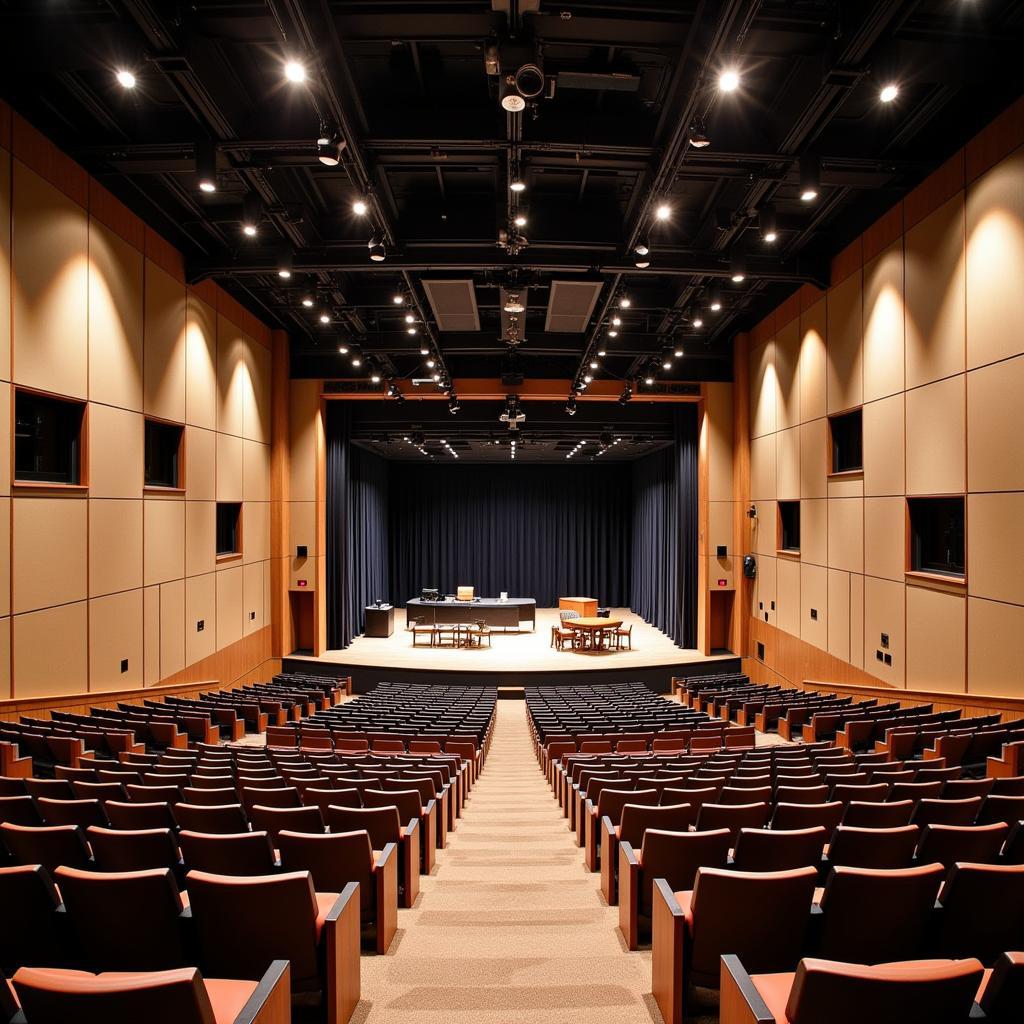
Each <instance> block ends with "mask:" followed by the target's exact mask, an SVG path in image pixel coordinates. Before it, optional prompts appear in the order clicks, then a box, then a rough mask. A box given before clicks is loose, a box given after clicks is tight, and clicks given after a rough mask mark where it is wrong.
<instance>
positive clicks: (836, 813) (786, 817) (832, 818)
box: [771, 800, 846, 835]
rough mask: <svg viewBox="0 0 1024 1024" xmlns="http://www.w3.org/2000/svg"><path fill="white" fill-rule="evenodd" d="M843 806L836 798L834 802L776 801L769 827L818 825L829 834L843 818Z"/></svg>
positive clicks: (811, 826) (782, 827)
mask: <svg viewBox="0 0 1024 1024" xmlns="http://www.w3.org/2000/svg"><path fill="white" fill-rule="evenodd" d="M845 809H846V808H845V807H843V805H842V804H841V803H840V802H839V801H838V800H837V801H835V802H834V803H824V804H801V803H781V802H780V803H776V805H775V809H774V811H772V819H771V827H772V828H778V829H799V828H814V827H815V826H816V825H820V826H821V827H822V828H824V829H825V830H826V831H827V832H828V834H829V835H831V834H832V832H833V831H834V830H835V829H836V828H837V827H838V825H839V823H840V822H841V821H842V820H843V812H844V811H845Z"/></svg>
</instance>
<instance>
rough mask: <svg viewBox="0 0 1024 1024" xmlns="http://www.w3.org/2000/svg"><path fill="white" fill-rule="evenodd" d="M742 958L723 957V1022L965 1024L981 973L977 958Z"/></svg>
mask: <svg viewBox="0 0 1024 1024" xmlns="http://www.w3.org/2000/svg"><path fill="white" fill-rule="evenodd" d="M745 959H746V958H744V957H742V956H735V955H732V954H727V955H726V956H723V957H722V975H721V991H722V996H721V1007H722V1012H721V1016H720V1024H862V1022H870V1024H967V1022H968V1020H969V1019H973V1018H971V1010H972V1008H973V1005H974V997H975V994H976V993H977V991H978V987H979V985H980V984H981V983H982V980H983V978H984V968H983V967H982V965H981V963H980V962H979V961H978V960H960V961H954V960H944V961H943V960H934V961H923V962H920V963H914V962H910V963H893V964H879V965H875V966H866V965H864V964H857V963H840V962H836V961H833V960H819V959H811V958H805V959H803V960H801V961H800V963H799V964H798V965H797V968H796V971H795V972H794V973H789V972H786V973H782V974H761V973H753V974H750V973H748V972H747V969H746V967H745V965H744V961H745ZM978 1019H980V1018H978ZM985 1019H986V1020H988V1018H987V1017H986V1018H985Z"/></svg>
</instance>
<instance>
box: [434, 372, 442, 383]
mask: <svg viewBox="0 0 1024 1024" xmlns="http://www.w3.org/2000/svg"><path fill="white" fill-rule="evenodd" d="M440 379H441V374H439V373H435V374H434V383H435V384H436V383H437V382H438V381H439V380H440Z"/></svg>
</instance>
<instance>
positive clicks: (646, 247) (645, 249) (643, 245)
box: [633, 238, 651, 256]
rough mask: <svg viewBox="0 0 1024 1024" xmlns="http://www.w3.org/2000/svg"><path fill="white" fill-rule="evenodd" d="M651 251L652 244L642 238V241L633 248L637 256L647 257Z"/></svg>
mask: <svg viewBox="0 0 1024 1024" xmlns="http://www.w3.org/2000/svg"><path fill="white" fill-rule="evenodd" d="M650 251H651V244H650V242H648V241H647V239H646V238H641V239H640V241H639V242H637V243H636V245H634V246H633V252H635V253H636V254H637V256H646V255H647V254H648V253H649V252H650Z"/></svg>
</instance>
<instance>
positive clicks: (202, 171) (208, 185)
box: [195, 139, 217, 193]
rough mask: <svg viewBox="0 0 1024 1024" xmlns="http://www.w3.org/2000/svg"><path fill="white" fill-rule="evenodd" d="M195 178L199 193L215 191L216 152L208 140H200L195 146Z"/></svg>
mask: <svg viewBox="0 0 1024 1024" xmlns="http://www.w3.org/2000/svg"><path fill="white" fill-rule="evenodd" d="M195 155H196V178H197V179H198V183H199V191H200V192H206V193H210V192H216V191H217V150H216V148H215V146H214V144H213V143H212V142H211V141H210V140H209V139H200V140H199V141H198V142H197V143H196V146H195Z"/></svg>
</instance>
